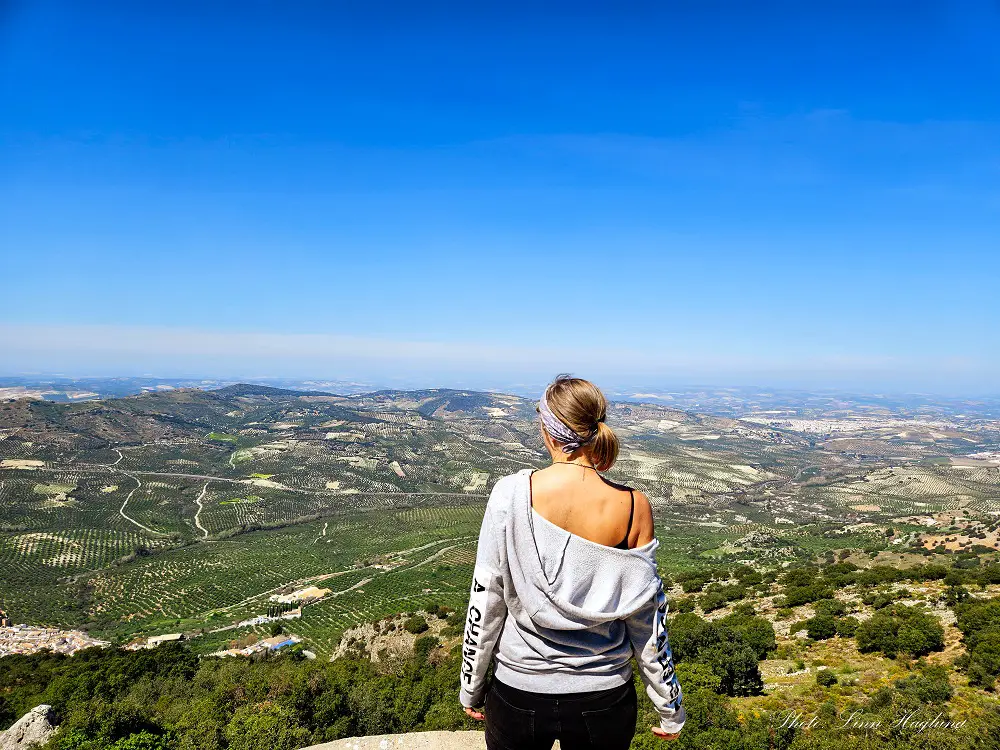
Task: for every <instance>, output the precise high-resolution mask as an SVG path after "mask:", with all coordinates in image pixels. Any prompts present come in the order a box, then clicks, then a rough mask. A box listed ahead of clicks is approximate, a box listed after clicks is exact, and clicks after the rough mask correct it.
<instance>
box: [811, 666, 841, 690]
mask: <svg viewBox="0 0 1000 750" xmlns="http://www.w3.org/2000/svg"><path fill="white" fill-rule="evenodd" d="M816 684H817V685H822V686H823V687H831V686H833V685H836V684H837V675H835V674H834V673H833V670H832V669H821V670H819V671H818V672H816Z"/></svg>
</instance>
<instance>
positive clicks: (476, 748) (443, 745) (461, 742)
mask: <svg viewBox="0 0 1000 750" xmlns="http://www.w3.org/2000/svg"><path fill="white" fill-rule="evenodd" d="M485 748H486V740H485V735H484V734H483V733H482V732H413V733H412V734H380V735H377V736H373V737H351V738H349V739H345V740H334V741H333V742H326V743H324V744H322V745H313V746H312V747H310V748H306V750H485Z"/></svg>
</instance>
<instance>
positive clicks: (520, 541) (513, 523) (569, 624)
mask: <svg viewBox="0 0 1000 750" xmlns="http://www.w3.org/2000/svg"><path fill="white" fill-rule="evenodd" d="M531 471H532V470H531V469H525V470H524V471H521V472H518V473H517V474H515V475H514V476H513V477H510V478H509V479H511V480H513V482H514V486H513V487H512V488H511V489H512V490H513V491H512V492H511V494H510V498H511V505H510V507H509V508H508V509H507V510H508V513H509V516H508V525H507V530H508V533H507V534H506V546H507V559H508V563H509V566H510V573H511V579H512V582H513V584H514V588H515V590H516V592H517V598H518V600H519V602H520V604H521V606H522V607H523V608H524V609H525V612H526V613H527V614H528V615H529V616H530V618H531V620H532V622H534V623H535V624H536V625H537V626H540V627H543V628H551V629H556V630H584V629H589V628H593V627H594V626H597V625H600V624H603V623H606V622H609V621H612V620H622V619H626V618H627V617H629V616H630V615H632V614H633V613H635V612H636V611H637V610H638V609H640V608H641V607H643V606H645V605H647V604H648V603H649V601H650V599H651V598H652V597H654V596H655V595H656V594H657V592H658V590H659V587H660V580H659V578H658V576H657V573H656V549H657V547H658V546H659V542H658V541H657V540H655V539H654V540H653V541H651V542H649V543H648V544H645V545H643V546H642V547H637V548H635V549H629V550H623V549H618V548H615V547H607V546H605V545H603V544H598V543H596V542H591V541H589V540H587V539H584V538H583V537H579V536H577V535H575V534H571V533H570V532H568V531H566V530H565V529H562V528H560V527H559V526H556V525H555V524H553V523H552V522H551V521H548V520H546V519H545V518H543V517H542V516H540V515H539V514H538V513H536V512H535V511H534V510H533V509H532V507H531V485H530V480H529V477H530V475H531Z"/></svg>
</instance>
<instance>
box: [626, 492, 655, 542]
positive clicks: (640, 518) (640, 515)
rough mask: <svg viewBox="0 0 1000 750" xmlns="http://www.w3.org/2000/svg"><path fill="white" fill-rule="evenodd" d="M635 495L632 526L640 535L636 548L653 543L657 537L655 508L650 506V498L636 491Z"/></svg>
mask: <svg viewBox="0 0 1000 750" xmlns="http://www.w3.org/2000/svg"><path fill="white" fill-rule="evenodd" d="M633 494H634V496H635V519H634V520H633V522H632V525H633V527H634V528H635V530H636V531H637V532H638V533H639V538H638V539H637V540H636V546H638V547H641V546H642V545H644V544H649V543H650V542H651V541H653V537H654V536H655V535H656V531H655V529H654V528H653V506H652V505H650V503H649V498H648V497H646V494H645V493H644V492H640V491H639V490H635V492H634V493H633Z"/></svg>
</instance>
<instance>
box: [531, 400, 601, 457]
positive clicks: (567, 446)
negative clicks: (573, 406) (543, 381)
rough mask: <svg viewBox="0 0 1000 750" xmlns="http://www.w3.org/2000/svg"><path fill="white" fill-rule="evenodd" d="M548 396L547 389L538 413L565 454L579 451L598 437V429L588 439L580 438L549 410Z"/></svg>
mask: <svg viewBox="0 0 1000 750" xmlns="http://www.w3.org/2000/svg"><path fill="white" fill-rule="evenodd" d="M549 388H551V386H549ZM548 395H549V389H548V388H546V389H545V393H543V394H542V400H541V401H539V402H538V413H539V414H540V415H541V417H542V426H543V427H545V431H546V432H547V433H549V437H551V438H552V439H553V440H554V441H556V442H557V443H559V444H560V445H561V446H562V451H563V453H572V452H573V451H575V450H579V449H580V448H582V447H583V446H585V445H587V444H588V443H590V442H592V441H593V440H594V438H596V437H597V428H596V427H595V428H594V429H593V430H592V431H591V432H590V434H589V435H587V436H586V437H580V436H579V435H578V434H577V432H576V430H574V429H573V428H571V427H570V426H569V425H567V424H566V423H565V422H563V421H562V420H561V419H559V417H557V416H556V415H555V413H554V412H553V411H552V409H550V408H549V402H548Z"/></svg>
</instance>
